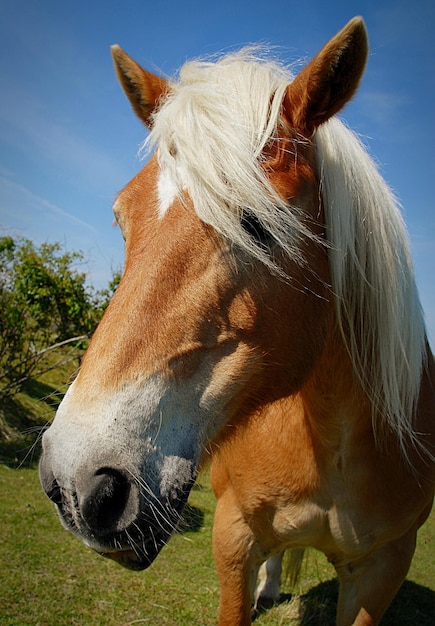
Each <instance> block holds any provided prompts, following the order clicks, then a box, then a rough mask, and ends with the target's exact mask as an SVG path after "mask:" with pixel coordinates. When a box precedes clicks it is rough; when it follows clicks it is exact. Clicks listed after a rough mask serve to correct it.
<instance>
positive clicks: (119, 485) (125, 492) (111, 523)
mask: <svg viewBox="0 0 435 626" xmlns="http://www.w3.org/2000/svg"><path fill="white" fill-rule="evenodd" d="M130 495H131V484H130V482H129V481H128V479H127V478H126V477H125V476H124V475H123V474H122V473H121V472H119V471H118V470H116V469H112V468H110V467H104V468H101V469H99V470H98V471H97V472H95V474H94V475H93V476H90V477H87V479H86V483H85V485H84V487H82V488H81V489H80V490H79V492H78V498H79V500H78V502H79V507H80V512H81V514H82V517H83V519H84V520H85V522H86V524H87V525H88V527H89V528H90V529H91V530H92V531H93V532H95V533H97V534H99V535H101V534H108V533H111V532H116V531H118V530H123V529H124V528H125V527H126V526H127V525H128V523H129V521H130V520H129V519H128V518H129V513H130V509H131V508H132V507H131V504H132V503H131V502H130V501H131V500H132V498H130ZM133 499H134V498H133ZM135 513H136V511H134V515H135Z"/></svg>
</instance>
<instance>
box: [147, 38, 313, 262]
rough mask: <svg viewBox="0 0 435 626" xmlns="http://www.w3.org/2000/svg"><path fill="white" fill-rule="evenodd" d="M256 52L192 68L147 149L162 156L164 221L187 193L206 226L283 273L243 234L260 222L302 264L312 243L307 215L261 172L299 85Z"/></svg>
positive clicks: (175, 87)
mask: <svg viewBox="0 0 435 626" xmlns="http://www.w3.org/2000/svg"><path fill="white" fill-rule="evenodd" d="M255 52H258V50H257V49H252V48H247V49H243V50H241V51H239V52H237V53H234V54H231V55H227V56H225V57H223V58H222V59H220V60H219V61H217V62H216V63H209V62H203V61H191V62H189V63H186V64H185V65H184V66H183V68H182V69H181V71H180V80H179V82H174V83H172V85H171V89H170V92H169V94H168V96H167V98H166V99H165V101H164V102H163V103H162V104H161V106H160V108H159V109H158V111H157V112H156V114H155V117H154V120H153V126H152V130H151V133H150V135H149V137H148V139H147V141H146V143H145V147H146V148H147V149H150V148H153V147H156V148H157V155H158V160H159V164H160V168H161V173H160V179H159V184H158V186H159V197H160V215H161V216H164V215H165V213H166V210H167V209H168V208H169V206H170V205H171V203H172V201H173V200H174V199H175V197H180V198H182V197H183V190H187V191H188V192H189V196H190V198H191V200H192V203H193V206H194V208H195V211H196V213H197V214H198V216H199V217H200V219H201V220H202V221H203V222H205V223H207V224H209V225H211V226H213V228H214V229H215V230H216V231H217V232H219V233H221V234H222V235H223V236H224V237H225V238H226V239H229V240H230V241H231V242H232V243H233V244H234V245H235V246H237V247H239V248H241V249H243V250H245V251H246V252H248V254H249V255H251V256H253V257H255V258H257V259H259V260H261V261H262V262H263V263H265V264H267V265H268V266H269V267H270V268H271V269H272V270H273V271H278V272H280V269H279V268H278V267H277V266H276V265H275V264H274V262H273V260H272V259H271V257H270V256H269V255H268V254H267V251H265V249H264V247H262V246H259V245H258V242H257V241H255V239H254V238H253V237H252V236H251V235H250V234H249V232H247V231H246V230H245V229H244V228H243V223H242V217H243V216H244V215H246V214H248V215H252V216H254V217H255V220H256V221H257V222H258V223H259V224H260V225H261V227H262V229H264V231H266V232H267V233H268V234H269V235H270V237H271V238H272V240H275V241H276V242H277V243H278V245H279V246H280V247H281V248H282V249H283V250H284V251H285V252H286V253H287V254H288V255H289V257H291V258H292V259H293V260H295V261H299V262H300V263H304V261H305V259H304V257H303V254H302V252H301V249H300V241H301V239H306V237H313V238H314V235H313V233H312V232H311V231H310V230H309V229H308V228H307V226H306V223H305V222H304V211H303V208H302V207H298V206H295V205H294V204H292V205H291V206H289V204H288V203H287V202H285V201H284V200H283V198H281V197H280V195H279V194H278V193H277V191H276V190H275V189H274V187H273V185H272V184H271V183H270V181H269V179H268V177H267V175H266V173H265V171H264V168H263V167H262V155H263V153H264V149H265V147H266V146H267V144H268V143H269V142H271V141H279V136H280V123H281V116H280V113H281V105H282V100H283V97H284V93H285V90H286V88H287V85H288V83H289V82H291V81H292V79H293V77H292V75H291V73H290V71H289V70H288V69H286V68H285V67H284V66H282V65H279V64H278V63H276V62H274V61H271V60H269V59H266V58H259V57H258V55H257V56H256V55H255ZM296 149H297V147H296Z"/></svg>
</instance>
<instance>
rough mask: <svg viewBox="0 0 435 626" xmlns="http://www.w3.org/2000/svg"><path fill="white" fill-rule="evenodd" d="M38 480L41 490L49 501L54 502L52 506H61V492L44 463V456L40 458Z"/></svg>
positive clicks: (46, 464)
mask: <svg viewBox="0 0 435 626" xmlns="http://www.w3.org/2000/svg"><path fill="white" fill-rule="evenodd" d="M39 480H40V481H41V485H42V488H43V489H44V491H45V493H46V495H47V496H48V497H49V498H50V500H51V501H52V502H54V504H57V506H61V504H62V491H61V489H60V486H59V483H58V482H57V480H56V479H55V477H54V474H53V472H52V471H51V469H50V467H49V465H48V463H47V461H46V457H45V455H43V456H42V457H41V460H40V462H39Z"/></svg>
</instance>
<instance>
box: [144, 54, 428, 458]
mask: <svg viewBox="0 0 435 626" xmlns="http://www.w3.org/2000/svg"><path fill="white" fill-rule="evenodd" d="M292 80H293V77H292V75H291V73H290V72H289V71H288V69H286V68H284V67H283V66H281V65H279V64H277V63H276V62H273V61H270V60H268V59H264V58H258V57H257V55H256V50H252V49H244V50H242V51H240V52H238V53H235V54H231V55H228V56H225V57H223V58H222V59H220V60H219V61H218V62H216V63H208V62H203V61H195V62H189V63H187V64H186V65H184V66H183V68H182V70H181V72H180V80H179V81H178V82H174V83H171V90H170V93H169V95H168V96H167V98H166V99H165V100H164V102H162V103H161V106H160V108H159V109H158V110H157V112H156V113H155V116H154V120H153V128H152V131H151V133H150V136H149V138H148V140H147V142H146V143H147V147H148V148H150V147H153V146H156V147H157V149H158V158H159V162H160V167H161V187H162V192H161V207H160V210H161V214H162V215H163V214H164V211H165V209H166V205H167V204H168V202H167V200H168V198H167V195H168V188H169V189H170V190H171V191H170V194H169V195H170V196H171V194H172V195H173V196H174V195H175V194H177V195H179V196H180V197H182V195H183V190H184V189H187V190H188V192H189V195H190V197H191V199H192V201H193V204H194V207H195V211H196V212H197V214H198V216H199V217H200V218H201V219H202V220H203V221H204V222H205V223H208V224H210V225H212V226H213V227H214V228H215V229H216V230H217V231H218V232H219V233H221V234H222V235H223V236H225V237H226V238H227V239H229V240H230V241H231V242H232V244H234V245H235V246H237V247H239V248H242V249H244V250H245V251H246V252H247V253H248V254H249V255H252V256H253V257H255V258H257V259H260V260H261V261H262V262H263V263H266V264H267V265H268V266H269V267H270V268H271V270H272V271H279V270H277V268H276V266H275V264H274V261H273V259H272V258H271V257H270V256H269V255H268V253H267V251H266V250H265V249H264V247H263V246H261V245H259V244H258V242H256V241H255V240H254V239H253V238H252V237H251V236H250V235H249V233H248V232H247V231H246V229H244V227H243V224H242V217H243V215H244V214H245V212H248V213H250V214H252V215H253V216H254V217H255V219H256V220H257V221H258V222H259V223H260V224H261V226H262V228H263V229H264V230H265V231H267V232H268V233H269V235H270V237H271V238H272V239H273V240H274V241H275V242H276V244H277V245H279V246H280V247H281V248H282V249H283V250H284V251H285V253H286V254H288V255H289V256H290V257H291V258H292V259H293V260H296V261H298V262H300V263H305V259H304V258H303V255H302V253H301V247H300V241H301V239H304V238H306V237H313V235H312V233H311V232H310V231H309V230H308V229H307V228H306V226H305V225H304V220H303V214H304V212H303V208H302V207H298V206H295V205H293V204H292V205H288V204H286V203H284V201H283V200H282V199H281V198H280V197H279V196H278V194H277V193H276V192H275V190H274V189H273V187H272V186H271V184H270V183H269V181H268V179H267V177H266V175H265V173H264V170H263V168H262V166H261V159H262V154H263V150H264V148H265V146H266V145H267V143H268V142H269V141H271V140H273V138H274V137H275V138H276V137H277V136H279V131H280V124H281V119H280V112H281V106H282V100H283V96H284V93H285V90H286V87H287V85H288V83H289V82H291V81H292ZM313 141H314V145H315V149H316V159H317V168H318V175H319V180H320V187H321V194H322V199H323V204H324V210H325V220H326V232H327V235H326V236H327V242H326V245H327V246H328V248H329V249H328V254H329V262H330V270H331V277H332V291H333V294H334V299H335V308H336V317H337V320H338V325H339V328H340V330H341V332H342V335H343V338H344V341H345V343H346V346H347V348H348V350H349V353H350V355H351V358H352V362H353V363H354V367H355V371H356V373H357V375H358V377H359V378H360V380H361V382H362V384H363V386H364V388H365V389H366V391H367V394H368V395H369V397H370V399H371V400H372V403H373V406H374V414H375V413H381V415H382V416H383V422H382V423H383V424H385V423H386V424H389V425H390V426H391V427H392V428H393V429H394V430H395V431H396V432H397V434H398V437H399V439H400V441H401V444H402V446H403V449H405V448H406V441H408V440H409V439H410V438H411V439H415V436H414V431H413V427H412V416H413V413H414V407H415V404H416V401H417V396H418V390H419V384H420V378H421V371H422V367H423V365H424V355H425V329H424V322H423V315H422V311H421V307H420V303H419V299H418V294H417V289H416V285H415V279H414V273H413V268H412V261H411V257H410V252H409V246H408V238H407V234H406V229H405V227H404V223H403V220H402V217H401V214H400V211H399V208H398V205H397V202H396V200H395V198H394V196H393V194H392V193H391V191H390V189H389V188H388V186H387V184H386V183H385V181H384V180H383V179H382V177H381V176H380V174H379V173H378V171H377V168H376V166H375V164H374V163H373V161H372V160H371V159H370V157H369V156H368V154H367V152H366V150H365V149H364V148H363V147H362V145H361V144H360V142H359V141H358V139H357V138H356V136H355V135H354V134H353V133H352V132H351V131H350V130H348V129H347V128H346V127H345V126H344V125H343V124H342V123H341V122H340V121H339V120H338V119H336V118H334V119H332V120H330V121H329V122H327V123H325V124H324V125H323V126H321V127H320V128H319V129H318V131H317V132H316V135H315V137H314V138H313ZM296 150H297V146H295V151H296ZM163 189H164V191H163ZM382 423H381V425H382ZM375 425H376V424H375ZM378 426H379V425H378Z"/></svg>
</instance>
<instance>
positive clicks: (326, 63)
mask: <svg viewBox="0 0 435 626" xmlns="http://www.w3.org/2000/svg"><path fill="white" fill-rule="evenodd" d="M367 56H368V38H367V31H366V27H365V24H364V20H363V19H362V17H354V18H353V19H352V20H351V21H350V22H349V23H348V24H347V25H346V26H345V27H344V28H343V29H342V30H341V31H340V32H339V33H337V35H335V37H333V38H332V39H331V40H330V41H329V42H328V43H327V44H326V45H325V46H324V47H323V48H322V50H321V51H320V52H319V53H318V54H317V56H316V57H315V58H314V59H313V60H312V61H311V62H310V63H309V64H308V65H307V66H306V67H305V68H304V69H303V70H302V71H301V73H300V74H299V75H298V76H297V77H296V78H295V80H294V81H293V82H292V83H291V84H290V85H289V86H288V88H287V92H286V95H285V98H284V104H283V106H284V115H285V116H286V117H287V119H288V121H289V122H290V124H291V125H292V126H293V128H295V129H296V130H298V131H299V132H301V133H302V134H303V135H304V136H305V137H310V136H311V135H312V134H313V132H314V131H315V130H316V128H317V127H318V126H319V125H320V124H322V123H323V122H326V121H327V120H328V119H329V118H330V117H332V116H333V115H335V113H337V112H338V111H339V110H340V109H341V108H342V107H343V106H344V105H345V104H346V103H347V102H348V101H349V100H350V99H351V98H352V96H353V95H354V93H355V92H356V90H357V88H358V85H359V82H360V80H361V77H362V75H363V72H364V68H365V65H366V61H367Z"/></svg>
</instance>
